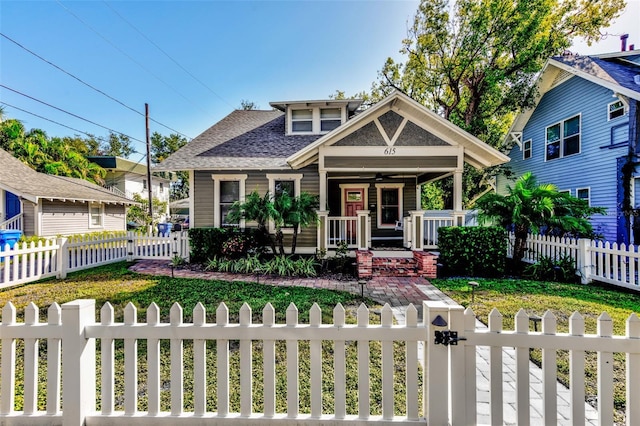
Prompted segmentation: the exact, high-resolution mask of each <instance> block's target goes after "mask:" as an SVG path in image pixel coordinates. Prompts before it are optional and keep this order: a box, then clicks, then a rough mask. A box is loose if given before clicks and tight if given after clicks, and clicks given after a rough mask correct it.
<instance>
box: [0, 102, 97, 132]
mask: <svg viewBox="0 0 640 426" xmlns="http://www.w3.org/2000/svg"><path fill="white" fill-rule="evenodd" d="M0 103H1V104H2V105H6V106H8V107H10V108H13V109H17V110H18V111H22V112H25V113H27V114H30V115H33V116H34V117H38V118H40V119H42V120H46V121H48V122H50V123H53V124H57V125H58V126H62V127H66V128H67V129H70V130H73V131H74V132H78V133H82V134H83V135H86V136H89V137H90V138H95V139H98V140H103V141H104V138H101V137H98V136H95V135H92V134H91V133H88V132H84V131H82V130H78V129H76V128H74V127H71V126H67V125H66V124H62V123H60V122H58V121H55V120H52V119H50V118H47V117H43V116H41V115H38V114H36V113H34V112H31V111H27V110H26V109H22V108H20V107H17V106H15V105H11V104H10V103H7V102H5V101H0Z"/></svg>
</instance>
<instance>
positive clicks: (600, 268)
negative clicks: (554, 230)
mask: <svg viewBox="0 0 640 426" xmlns="http://www.w3.org/2000/svg"><path fill="white" fill-rule="evenodd" d="M508 238H509V243H508V245H507V247H508V248H507V256H508V257H511V256H512V254H513V244H514V241H515V237H514V235H513V234H509V237H508ZM542 257H549V258H552V259H555V260H559V259H561V258H563V257H565V258H570V259H571V260H572V261H573V264H574V267H575V268H576V271H577V272H576V273H577V275H579V276H580V277H581V280H582V282H583V283H585V284H586V283H589V282H592V281H601V282H604V283H607V284H612V285H615V286H618V287H624V288H627V289H631V290H636V291H640V276H639V269H640V268H639V265H640V253H639V252H638V246H634V245H629V246H627V245H625V244H617V243H610V242H608V241H594V240H588V239H573V238H560V237H549V236H544V235H532V234H529V236H528V238H527V245H526V250H525V254H524V258H523V260H524V261H525V262H528V263H535V262H537V261H539V260H540V259H541V258H542Z"/></svg>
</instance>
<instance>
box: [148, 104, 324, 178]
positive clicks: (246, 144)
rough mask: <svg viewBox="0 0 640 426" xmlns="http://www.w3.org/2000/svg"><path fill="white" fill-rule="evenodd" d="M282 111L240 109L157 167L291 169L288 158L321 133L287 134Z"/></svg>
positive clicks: (171, 168) (173, 168) (164, 168)
mask: <svg viewBox="0 0 640 426" xmlns="http://www.w3.org/2000/svg"><path fill="white" fill-rule="evenodd" d="M285 133H286V132H285V115H284V114H283V113H282V112H280V111H258V110H251V111H244V110H236V111H233V112H232V113H231V114H229V115H228V116H226V117H225V118H223V119H222V120H220V121H219V122H218V123H216V124H214V125H213V126H212V127H210V128H209V129H207V130H205V131H204V132H203V133H202V134H200V135H199V136H197V137H196V138H194V139H193V140H192V141H191V142H189V143H187V144H186V145H185V146H183V147H182V148H180V149H179V150H178V151H176V152H175V153H173V154H172V155H171V156H170V157H169V158H167V159H166V160H165V161H163V162H162V163H161V164H159V165H158V166H156V167H154V168H153V170H157V171H165V170H166V171H171V170H209V169H222V170H224V169H229V170H238V169H244V170H246V169H289V166H288V165H287V162H286V158H287V157H289V156H290V155H291V154H293V153H294V152H297V151H298V150H300V149H302V148H303V147H305V146H307V145H308V144H310V143H311V142H313V141H315V140H316V139H318V138H319V137H320V135H286V134H285Z"/></svg>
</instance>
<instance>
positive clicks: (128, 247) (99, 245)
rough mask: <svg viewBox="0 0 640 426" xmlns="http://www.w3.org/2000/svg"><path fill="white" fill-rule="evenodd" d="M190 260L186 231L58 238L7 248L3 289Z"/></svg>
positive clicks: (0, 261) (0, 280) (0, 270)
mask: <svg viewBox="0 0 640 426" xmlns="http://www.w3.org/2000/svg"><path fill="white" fill-rule="evenodd" d="M174 256H180V257H182V258H185V259H186V258H188V257H189V239H188V234H187V232H186V231H179V232H171V233H170V234H168V235H161V234H157V235H144V234H139V233H135V232H128V233H126V234H123V235H120V236H104V235H95V236H88V237H86V238H75V237H71V238H66V237H61V238H56V239H50V240H44V241H38V242H37V243H35V242H30V243H26V242H25V243H16V244H15V246H14V247H13V248H11V247H9V245H8V244H7V245H6V246H5V247H4V250H3V251H1V252H0V288H4V287H9V286H14V285H18V284H24V283H28V282H32V281H37V280H41V279H44V278H49V277H57V278H64V277H66V275H67V273H69V272H74V271H79V270H82V269H88V268H94V267H96V266H100V265H106V264H109V263H114V262H119V261H122V260H129V261H131V260H134V259H167V260H169V259H172V258H173V257H174Z"/></svg>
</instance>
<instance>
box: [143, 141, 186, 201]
mask: <svg viewBox="0 0 640 426" xmlns="http://www.w3.org/2000/svg"><path fill="white" fill-rule="evenodd" d="M150 140H151V162H152V163H154V164H159V163H161V162H163V161H164V160H165V159H167V158H168V157H169V156H170V155H171V154H173V153H174V152H176V151H177V150H179V149H180V148H182V147H183V146H185V145H186V144H187V143H188V141H187V139H186V138H185V137H183V136H180V135H178V134H176V133H172V134H170V135H169V136H163V135H161V134H160V133H158V132H153V134H152V135H151V138H150ZM159 175H161V176H162V177H164V178H166V179H169V173H167V172H160V173H159ZM176 178H177V179H176V180H175V181H173V182H171V188H170V191H171V192H170V194H169V196H170V198H171V199H172V200H181V199H183V198H187V197H188V196H189V173H188V172H185V171H180V172H176Z"/></svg>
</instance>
